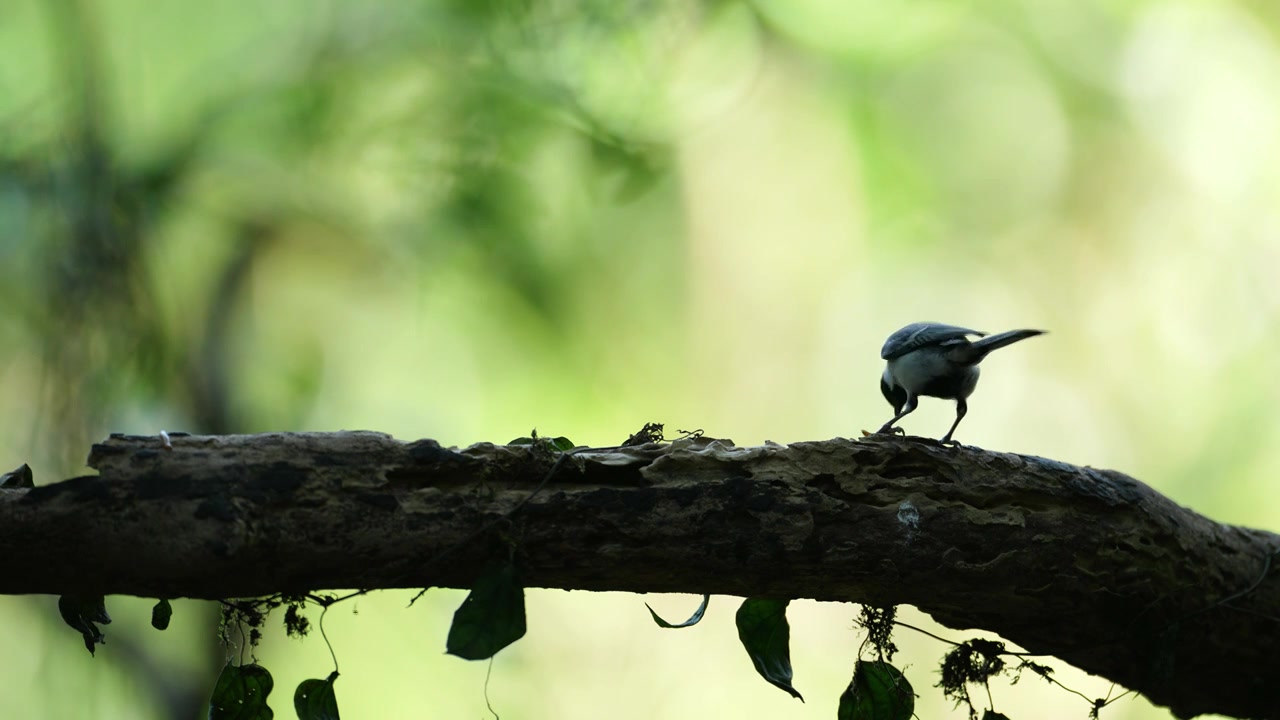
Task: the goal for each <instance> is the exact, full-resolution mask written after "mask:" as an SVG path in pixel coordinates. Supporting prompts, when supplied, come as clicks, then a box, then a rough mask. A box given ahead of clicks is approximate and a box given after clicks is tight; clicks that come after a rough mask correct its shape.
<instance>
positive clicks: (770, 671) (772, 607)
mask: <svg viewBox="0 0 1280 720" xmlns="http://www.w3.org/2000/svg"><path fill="white" fill-rule="evenodd" d="M790 602H791V601H790V600H768V599H763V598H747V599H746V600H743V601H742V606H741V607H739V608H738V615H737V623H738V639H739V640H741V641H742V646H743V647H745V648H746V649H747V654H748V655H750V656H751V662H752V663H753V664H754V665H755V666H756V672H758V673H760V676H761V677H763V678H764V679H765V680H768V681H769V682H771V683H773V684H774V685H776V686H778V687H780V688H782V689H783V690H786V691H787V692H788V693H790V694H791V696H792V697H796V698H799V699H800V702H804V698H803V697H802V696H801V695H800V693H799V692H797V691H796V689H795V688H793V687H791V649H790V641H791V628H790V626H788V625H787V604H788V603H790Z"/></svg>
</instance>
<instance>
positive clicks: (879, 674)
mask: <svg viewBox="0 0 1280 720" xmlns="http://www.w3.org/2000/svg"><path fill="white" fill-rule="evenodd" d="M915 705H916V696H915V693H914V692H912V690H911V683H909V682H907V679H906V678H905V677H903V676H902V673H901V672H900V671H899V670H898V669H897V668H895V667H894V666H892V665H890V664H889V663H887V662H883V661H879V660H876V661H872V662H866V661H864V660H859V661H858V664H857V665H855V666H854V668H853V680H851V681H850V682H849V687H848V688H846V689H845V691H844V694H842V695H841V696H840V709H839V712H838V714H837V717H838V718H839V720H911V715H912V714H913V713H914V712H915Z"/></svg>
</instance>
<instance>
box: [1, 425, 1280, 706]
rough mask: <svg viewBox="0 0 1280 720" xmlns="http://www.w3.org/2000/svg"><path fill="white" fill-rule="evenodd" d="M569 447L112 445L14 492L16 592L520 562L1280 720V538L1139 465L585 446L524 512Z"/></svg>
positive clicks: (583, 584) (283, 442) (948, 452)
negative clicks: (881, 613) (921, 629)
mask: <svg viewBox="0 0 1280 720" xmlns="http://www.w3.org/2000/svg"><path fill="white" fill-rule="evenodd" d="M557 457H558V453H555V452H553V451H548V450H542V449H538V450H531V449H530V448H529V447H527V446H517V447H508V446H494V445H489V444H480V445H475V446H472V447H469V448H466V449H464V450H453V449H446V448H442V447H441V446H440V445H438V444H437V443H435V442H433V441H430V440H422V441H418V442H413V443H401V442H398V441H396V440H394V439H393V438H391V437H389V436H386V435H382V434H378V433H332V434H324V433H315V434H270V435H244V436H219V437H180V436H176V437H174V438H173V439H172V449H167V448H165V447H164V446H163V444H162V441H161V439H160V438H158V437H120V436H113V437H112V438H111V439H109V440H108V441H106V442H105V443H102V444H100V445H96V446H94V448H93V451H92V454H91V456H90V462H89V464H90V466H92V467H94V468H96V469H97V470H98V471H99V473H100V475H99V476H97V477H81V478H75V479H72V480H68V481H65V482H60V483H55V484H51V485H45V486H41V487H37V488H34V489H26V490H8V489H6V490H3V491H0V547H3V548H5V553H4V572H3V573H0V593H9V594H15V593H53V594H63V593H78V594H98V593H105V594H127V595H138V596H144V597H170V598H172V597H194V598H230V597H247V596H256V595H265V594H270V593H274V592H280V591H304V590H318V589H331V588H370V589H371V588H393V587H433V586H440V587H457V588H466V587H469V586H470V585H471V583H472V582H473V580H474V579H475V577H476V575H477V573H478V572H479V571H480V570H481V569H483V568H484V567H485V566H486V564H488V563H490V562H492V561H494V560H499V559H506V558H509V557H511V556H512V554H513V553H514V556H515V558H516V560H517V563H518V565H519V567H520V569H521V573H522V580H523V582H524V584H525V585H527V586H531V587H550V588H564V589H571V590H621V591H631V592H688V593H716V594H728V595H742V596H776V597H786V598H816V599H818V600H837V601H851V602H861V603H870V604H875V605H881V606H884V605H893V604H899V603H906V604H910V605H914V606H916V607H918V608H920V609H921V610H923V611H925V612H927V613H929V614H930V615H932V616H933V617H934V619H936V620H937V621H939V622H941V623H942V624H944V625H947V626H950V627H953V628H983V629H986V630H991V631H994V632H996V633H999V634H1000V635H1002V636H1004V637H1005V638H1007V639H1009V640H1012V641H1014V642H1016V643H1018V644H1020V645H1022V646H1023V647H1024V648H1026V649H1027V650H1028V651H1030V652H1033V653H1045V654H1051V655H1054V656H1057V657H1059V658H1061V659H1063V660H1065V661H1067V662H1069V663H1071V664H1073V665H1075V666H1077V667H1079V668H1082V669H1084V670H1087V671H1089V672H1091V673H1095V674H1098V675H1101V676H1104V677H1106V678H1109V679H1112V680H1114V681H1116V682H1118V683H1120V684H1122V685H1124V686H1126V687H1129V688H1133V689H1135V690H1138V691H1140V692H1142V693H1143V694H1144V695H1146V696H1147V697H1148V698H1150V699H1151V700H1152V701H1153V702H1155V703H1157V704H1160V705H1166V706H1168V707H1170V708H1171V709H1172V710H1173V711H1174V713H1175V714H1177V715H1179V716H1191V715H1195V714H1198V713H1204V712H1218V713H1223V714H1228V715H1234V716H1238V717H1256V718H1263V717H1272V718H1274V717H1280V691H1277V690H1276V686H1275V684H1274V683H1275V682H1276V679H1277V678H1280V652H1277V651H1276V646H1277V643H1276V641H1277V639H1280V573H1275V572H1271V573H1269V572H1268V571H1269V570H1270V568H1271V562H1270V558H1271V557H1272V555H1271V554H1272V553H1274V552H1276V551H1277V550H1280V536H1276V535H1273V534H1270V533H1266V532H1261V531H1258V530H1250V529H1245V528H1240V527H1233V526H1229V525H1223V524H1221V523H1217V522H1214V521H1212V520H1209V519H1207V518H1205V517H1202V516H1200V515H1197V514H1195V513H1193V512H1191V511H1190V510H1187V509H1185V508H1183V507H1180V506H1178V505H1176V504H1175V503H1173V502H1172V501H1170V500H1168V499H1167V498H1165V497H1163V496H1161V495H1159V494H1158V493H1156V492H1155V491H1153V490H1152V489H1151V488H1149V487H1147V486H1146V485H1144V484H1142V483H1141V482H1138V481H1136V480H1134V479H1132V478H1130V477H1127V476H1125V475H1121V474H1119V473H1115V472H1109V471H1102V470H1093V469H1089V468H1080V467H1075V466H1071V465H1066V464H1063V463H1058V462H1053V461H1049V460H1044V459H1041V458H1035V457H1027V456H1020V455H1011V454H1004V453H993V452H987V451H984V450H980V449H976V448H969V447H960V448H952V447H943V446H940V445H938V444H937V443H934V442H931V441H926V440H919V439H915V438H912V439H902V438H889V437H876V438H873V439H870V440H863V441H849V440H842V439H838V440H831V441H825V442H808V443H795V444H792V445H789V446H781V445H773V444H769V445H765V446H763V447H751V448H737V447H733V446H732V445H731V444H728V443H725V442H720V441H713V440H707V439H696V440H681V441H677V442H676V443H673V444H669V445H657V444H649V445H643V446H639V447H634V448H626V449H601V450H590V449H580V450H579V451H577V452H576V453H575V454H574V455H572V456H570V457H567V458H565V460H564V461H563V462H562V463H561V465H560V466H559V468H558V470H557V472H556V473H555V474H554V476H552V477H551V478H550V480H549V481H548V482H547V483H546V485H545V486H544V487H543V488H542V490H541V491H540V492H538V493H537V494H536V495H535V496H533V497H532V499H530V494H531V492H532V491H533V490H534V488H536V487H538V486H539V484H540V482H541V481H542V480H543V479H544V478H546V476H547V473H548V471H549V470H550V469H551V467H552V465H553V463H554V462H555V460H556V458H557ZM526 500H527V502H525V501H526ZM521 503H524V504H523V505H521ZM517 506H520V507H519V510H518V512H516V513H514V514H511V511H512V510H513V509H515V508H516V507H517Z"/></svg>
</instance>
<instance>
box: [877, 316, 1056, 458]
mask: <svg viewBox="0 0 1280 720" xmlns="http://www.w3.org/2000/svg"><path fill="white" fill-rule="evenodd" d="M1044 333H1045V331H1044V330H1010V331H1009V332H1002V333H1000V334H998V335H991V336H988V335H987V333H984V332H980V331H978V330H970V329H969V328H963V327H956V326H955V325H943V324H942V323H932V322H918V323H912V324H910V325H908V326H906V327H904V328H902V329H901V330H898V331H897V332H895V333H894V334H892V335H890V336H889V339H888V340H885V341H884V347H883V348H881V349H880V357H881V358H883V359H884V360H885V361H886V362H885V367H884V372H883V373H882V374H881V375H880V393H881V394H882V395H884V399H885V400H888V401H889V404H890V405H892V406H893V413H894V414H893V419H892V420H890V421H889V422H887V423H885V424H884V426H883V427H881V428H880V429H879V430H877V431H876V432H877V433H891V432H894V430H895V428H894V427H893V425H894V423H896V422H898V421H899V420H901V419H902V418H904V417H906V416H907V415H909V414H911V412H912V411H914V410H915V409H916V405H917V404H918V403H919V401H920V396H921V395H927V396H929V397H936V398H943V399H948V400H955V401H956V421H955V422H953V423H951V429H950V430H948V431H947V434H946V435H943V436H942V440H941V442H942V443H944V444H945V443H951V442H953V441H952V439H951V436H952V434H954V433H955V431H956V426H958V425H959V424H960V421H961V420H963V419H964V416H965V413H967V412H968V411H969V405H968V403H967V402H966V401H967V400H968V398H969V396H970V395H971V394H973V389H974V388H975V387H977V385H978V363H980V362H982V360H983V358H985V357H986V356H987V355H988V354H989V353H991V351H992V350H998V349H1000V348H1002V347H1005V346H1008V345H1012V344H1013V343H1016V342H1018V341H1019V340H1026V339H1027V338H1029V337H1035V336H1036V335H1043V334H1044ZM970 335H977V336H980V337H981V338H982V339H980V340H976V341H973V342H970V341H969V336H970ZM898 431H899V432H901V430H900V429H898Z"/></svg>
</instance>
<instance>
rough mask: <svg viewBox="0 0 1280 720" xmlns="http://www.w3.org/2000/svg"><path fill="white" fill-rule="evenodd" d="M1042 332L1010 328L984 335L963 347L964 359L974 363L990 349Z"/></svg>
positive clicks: (997, 348)
mask: <svg viewBox="0 0 1280 720" xmlns="http://www.w3.org/2000/svg"><path fill="white" fill-rule="evenodd" d="M1044 333H1045V331H1044V330H1010V331H1009V332H1002V333H999V334H997V335H991V336H988V337H984V338H982V339H981V340H976V341H974V342H973V343H970V344H969V346H968V347H967V348H965V351H966V352H965V354H966V356H967V357H966V358H965V361H967V362H971V363H976V362H978V361H980V360H982V358H984V357H986V356H987V355H988V354H989V353H990V352H991V351H992V350H999V349H1000V348H1002V347H1005V346H1006V345H1012V344H1014V343H1016V342H1018V341H1019V340H1026V339H1027V338H1029V337H1035V336H1037V335H1043V334H1044Z"/></svg>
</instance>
